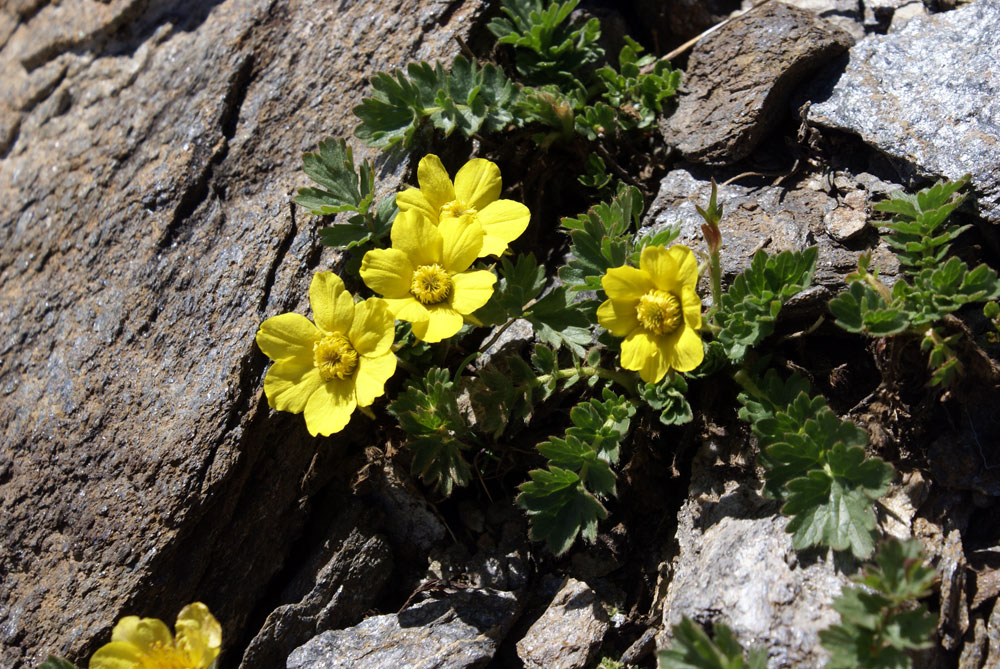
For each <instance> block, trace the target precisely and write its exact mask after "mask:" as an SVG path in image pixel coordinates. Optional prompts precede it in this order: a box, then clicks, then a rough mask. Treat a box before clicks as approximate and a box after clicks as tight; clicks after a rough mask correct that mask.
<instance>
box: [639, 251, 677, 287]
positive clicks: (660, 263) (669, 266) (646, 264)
mask: <svg viewBox="0 0 1000 669" xmlns="http://www.w3.org/2000/svg"><path fill="white" fill-rule="evenodd" d="M639 269H641V270H642V271H643V272H646V273H647V274H648V275H649V277H650V278H651V279H652V281H653V285H655V286H656V288H658V289H659V290H665V291H667V292H668V293H673V294H675V295H679V294H680V292H681V283H680V281H679V280H678V278H677V260H676V259H675V258H674V257H673V256H672V255H671V254H670V252H669V251H667V249H665V248H663V247H662V246H647V247H646V248H644V249H643V250H642V255H640V256H639Z"/></svg>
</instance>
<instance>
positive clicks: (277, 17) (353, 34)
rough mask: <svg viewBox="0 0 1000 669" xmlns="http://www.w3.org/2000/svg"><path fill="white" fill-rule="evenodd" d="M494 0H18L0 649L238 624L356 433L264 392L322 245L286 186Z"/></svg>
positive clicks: (1, 381)
mask: <svg viewBox="0 0 1000 669" xmlns="http://www.w3.org/2000/svg"><path fill="white" fill-rule="evenodd" d="M482 5H483V3H481V2H478V1H474V0H467V1H465V2H450V3H443V2H429V1H426V0H425V1H423V2H421V1H420V0H391V1H388V2H376V1H375V0H367V1H361V0H359V1H357V2H338V3H330V2H325V1H323V0H224V1H215V2H204V1H202V0H179V1H177V0H111V1H107V0H105V1H103V2H97V1H94V0H64V1H63V2H61V3H52V4H48V3H47V1H46V0H20V1H19V2H14V3H5V4H4V7H3V8H2V9H0V90H4V91H12V95H10V96H8V95H4V96H3V98H4V99H3V101H2V102H0V240H2V247H0V398H2V399H0V435H2V436H0V445H2V448H0V495H2V507H0V527H2V534H0V536H2V540H0V542H2V543H0V545H2V550H0V579H2V582H0V665H2V666H4V667H20V666H36V665H37V663H38V662H39V661H40V660H41V659H43V658H44V656H45V655H46V654H48V653H50V652H51V653H57V654H63V655H66V656H68V657H69V658H70V659H73V660H78V661H79V660H83V659H84V658H86V657H87V656H88V655H89V653H90V652H91V651H92V650H93V649H94V648H95V647H96V646H97V645H98V644H100V643H103V642H105V641H106V640H107V638H108V636H107V633H108V629H109V628H110V626H111V624H112V623H113V622H114V620H115V619H116V618H117V617H119V616H121V615H127V614H137V613H138V614H142V615H147V616H157V617H161V618H164V619H166V620H168V621H172V620H173V618H174V616H175V615H176V613H177V611H178V610H179V609H180V607H181V606H182V605H183V604H185V603H187V602H189V601H194V600H202V601H204V602H206V603H207V604H208V605H209V607H210V608H211V609H212V610H213V612H215V613H216V615H217V616H218V617H219V618H220V620H221V621H222V623H223V627H224V629H225V630H226V639H235V638H237V637H239V636H241V635H245V633H246V631H245V630H244V629H243V626H244V624H245V622H246V619H247V616H248V615H249V613H250V611H251V609H252V608H253V606H254V604H255V603H256V602H257V600H258V598H259V597H260V596H261V593H260V591H261V590H263V589H264V588H265V586H266V584H267V582H268V579H269V578H271V577H272V576H273V575H274V574H275V573H276V572H277V570H278V569H279V568H280V567H281V565H282V563H283V561H284V560H285V558H286V552H287V551H288V550H289V546H290V543H291V541H292V539H293V538H294V537H295V536H296V533H297V532H298V531H299V530H300V528H301V523H302V519H303V516H304V513H305V510H306V507H307V506H308V502H307V499H308V497H307V491H306V490H304V488H305V485H306V483H305V482H304V478H305V475H306V472H307V470H309V468H310V463H311V462H312V461H313V457H314V455H315V454H316V452H317V449H322V450H327V451H329V450H330V449H334V450H336V449H337V444H338V443H339V442H338V440H336V439H330V440H325V441H324V440H314V439H311V438H309V436H308V434H307V433H306V431H305V429H304V426H303V424H302V421H301V418H300V417H295V416H284V415H270V412H269V410H268V408H267V404H266V401H265V400H264V398H263V395H262V392H261V380H262V376H263V372H264V369H265V367H266V359H265V358H264V357H263V356H262V355H261V354H260V353H259V352H258V351H257V350H256V347H255V346H254V344H253V335H254V332H255V330H256V328H257V326H258V324H259V323H260V321H261V320H262V319H264V318H265V317H267V316H271V315H274V314H277V313H280V312H283V311H288V310H295V309H298V310H299V311H300V312H304V309H305V305H307V304H308V302H307V300H306V299H304V298H305V295H306V287H307V285H308V281H309V277H310V276H311V274H312V271H313V269H314V268H317V267H322V268H326V267H329V264H330V263H329V261H330V260H331V259H330V258H322V257H321V254H320V251H319V246H318V243H317V235H316V230H317V227H318V226H317V225H316V223H315V221H313V220H311V219H308V218H307V217H305V216H303V215H302V214H301V213H299V212H295V211H294V210H293V208H292V206H291V205H290V202H289V200H290V198H289V195H290V194H291V193H292V192H293V190H294V188H295V187H298V186H303V185H306V183H305V179H304V177H303V176H302V175H301V173H300V172H299V169H300V165H301V162H300V161H301V153H302V152H303V151H304V150H309V149H311V148H313V147H315V145H316V144H317V143H318V142H319V140H320V139H322V138H323V137H324V136H326V135H328V134H339V135H341V136H349V135H350V132H351V129H352V127H353V125H354V119H353V116H352V115H351V113H350V110H351V108H352V107H353V106H354V105H355V104H357V103H358V102H360V99H361V97H362V96H363V95H364V93H365V92H366V91H367V90H368V84H367V78H368V76H370V75H371V74H373V73H375V72H376V71H378V70H384V69H391V68H394V67H399V66H401V65H403V64H405V63H406V62H408V61H410V60H413V59H428V60H434V59H438V58H447V57H450V56H451V54H452V52H453V51H454V50H455V46H454V43H453V40H452V38H453V36H454V35H456V34H459V35H464V34H465V31H467V29H468V27H469V26H470V25H471V24H472V23H473V21H472V19H473V17H474V15H475V14H476V13H477V12H479V11H481V10H482ZM360 153H361V154H362V155H370V154H371V152H366V151H361V152H360ZM393 170H395V173H396V174H397V175H398V174H399V173H401V170H402V166H398V165H397V166H388V167H385V168H384V169H383V172H384V174H383V176H382V183H384V184H387V185H388V186H393V185H394V181H395V180H398V177H393V176H392V174H391V173H392V172H393ZM322 460H323V462H325V463H326V464H325V465H323V466H324V467H326V468H327V470H326V471H321V472H317V471H316V470H315V466H314V469H313V471H311V472H310V476H311V477H317V476H318V477H319V478H321V479H322V478H323V477H324V476H326V477H327V478H328V477H329V470H330V469H331V468H333V467H335V466H336V464H337V458H336V457H325V458H323V459H322ZM223 659H224V663H226V664H229V663H232V662H235V661H237V660H238V654H237V655H236V657H229V658H226V656H224V658H223Z"/></svg>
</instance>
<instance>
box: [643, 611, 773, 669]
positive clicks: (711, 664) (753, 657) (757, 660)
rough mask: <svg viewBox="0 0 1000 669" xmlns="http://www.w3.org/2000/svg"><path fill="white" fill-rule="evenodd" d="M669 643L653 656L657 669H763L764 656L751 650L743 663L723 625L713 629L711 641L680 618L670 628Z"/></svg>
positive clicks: (736, 643)
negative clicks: (657, 665)
mask: <svg viewBox="0 0 1000 669" xmlns="http://www.w3.org/2000/svg"><path fill="white" fill-rule="evenodd" d="M672 632H673V636H674V639H673V643H672V644H671V645H670V648H667V649H665V650H661V651H660V652H659V653H658V654H657V659H658V661H659V666H660V669H743V667H747V669H764V668H765V667H766V666H767V652H766V650H764V649H752V650H751V651H750V653H749V657H748V659H747V660H746V661H744V658H743V647H742V646H741V645H740V643H739V641H737V639H736V635H735V634H733V631H732V630H731V629H729V627H727V626H726V625H723V624H717V625H715V639H714V640H713V639H711V638H709V636H708V634H706V633H705V630H703V629H702V628H701V627H700V626H699V625H696V624H695V623H694V622H692V621H691V619H690V618H688V617H687V616H684V617H683V618H682V619H681V622H680V623H678V624H677V625H674V626H673V628H672Z"/></svg>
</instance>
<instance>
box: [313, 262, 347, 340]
mask: <svg viewBox="0 0 1000 669" xmlns="http://www.w3.org/2000/svg"><path fill="white" fill-rule="evenodd" d="M309 304H310V305H311V306H312V310H313V320H314V321H316V326H317V327H318V328H319V329H320V330H322V331H323V332H327V333H331V332H340V333H344V332H347V331H348V330H349V329H350V327H351V322H352V321H353V320H354V298H353V297H352V296H351V294H350V293H349V292H347V289H346V288H344V282H343V280H341V278H340V277H339V276H337V275H336V274H334V273H333V272H316V274H314V275H313V278H312V282H310V284H309Z"/></svg>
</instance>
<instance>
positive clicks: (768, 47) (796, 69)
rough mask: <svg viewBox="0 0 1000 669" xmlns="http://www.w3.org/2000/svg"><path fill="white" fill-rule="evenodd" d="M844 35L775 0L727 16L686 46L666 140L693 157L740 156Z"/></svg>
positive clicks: (717, 160)
mask: <svg viewBox="0 0 1000 669" xmlns="http://www.w3.org/2000/svg"><path fill="white" fill-rule="evenodd" d="M852 41H853V40H852V39H851V36H850V35H848V34H847V33H846V32H844V31H843V30H841V29H840V28H836V27H834V26H833V25H832V24H830V23H827V22H826V21H823V20H822V19H820V18H818V17H817V16H816V15H815V14H813V13H812V12H808V11H805V10H802V9H798V8H796V7H792V6H790V5H786V4H783V3H780V2H774V3H771V4H768V5H766V6H764V7H761V8H760V9H757V10H754V11H752V12H751V13H749V14H747V15H746V16H743V17H740V18H738V19H736V20H735V21H732V22H731V23H729V24H727V25H725V26H724V27H722V28H720V29H719V30H717V31H716V32H714V33H712V34H711V35H709V36H708V37H706V38H705V39H704V40H702V41H701V42H699V43H698V45H697V46H695V48H694V50H693V51H692V52H691V60H690V62H689V63H688V69H687V72H685V75H684V88H685V89H686V90H687V93H686V94H685V95H683V96H682V97H681V99H680V101H679V103H678V106H677V111H676V112H675V113H674V114H673V116H671V120H670V132H669V134H668V136H667V141H668V142H670V143H672V144H674V145H675V146H676V147H677V149H678V150H680V152H681V153H682V154H684V157H685V158H687V159H688V160H692V161H695V162H698V163H707V164H710V165H728V164H731V163H734V162H736V161H738V160H740V159H742V158H745V157H747V156H748V155H750V152H751V151H753V149H754V147H756V146H757V143H758V142H759V141H760V140H761V138H762V137H763V136H764V135H765V134H766V133H767V132H768V131H769V130H770V129H771V127H772V126H773V125H774V123H775V121H776V120H777V119H778V118H779V117H780V116H781V115H782V114H783V113H784V109H783V106H784V104H785V102H786V101H787V98H788V95H789V94H790V93H791V91H792V89H793V87H794V86H795V84H797V83H798V82H799V81H800V80H801V79H802V77H803V76H804V75H806V74H808V73H809V72H811V71H813V70H815V69H816V68H817V67H819V66H820V65H822V64H823V63H825V62H827V61H829V60H830V59H832V58H834V57H836V56H837V55H839V54H841V53H843V52H844V51H846V50H847V49H848V47H850V45H851V44H852Z"/></svg>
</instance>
